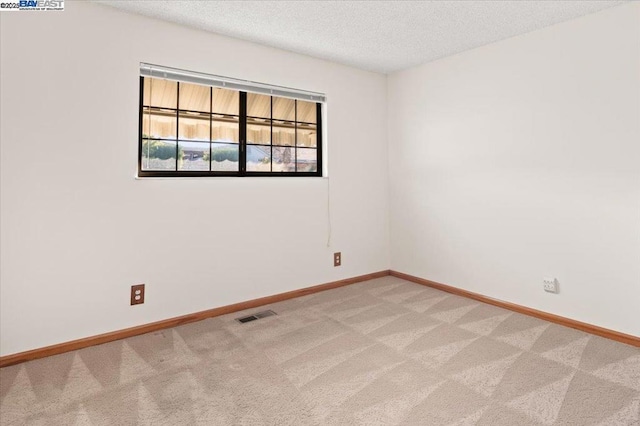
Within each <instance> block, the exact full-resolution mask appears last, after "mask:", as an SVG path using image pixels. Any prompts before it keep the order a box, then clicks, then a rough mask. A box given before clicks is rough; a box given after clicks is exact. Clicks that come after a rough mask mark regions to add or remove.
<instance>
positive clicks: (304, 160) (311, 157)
mask: <svg viewBox="0 0 640 426" xmlns="http://www.w3.org/2000/svg"><path fill="white" fill-rule="evenodd" d="M317 153H318V151H317V150H315V149H312V148H298V152H297V159H296V164H297V165H298V171H299V172H315V171H317V170H318V159H317Z"/></svg>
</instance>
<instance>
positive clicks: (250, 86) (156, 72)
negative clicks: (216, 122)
mask: <svg viewBox="0 0 640 426" xmlns="http://www.w3.org/2000/svg"><path fill="white" fill-rule="evenodd" d="M140 75H141V76H144V77H154V78H164V79H167V80H175V81H181V82H187V83H193V84H200V85H206V86H213V87H222V88H225V89H233V90H238V91H242V92H251V93H260V94H264V95H271V96H280V97H285V98H292V99H301V100H305V101H312V102H322V103H324V102H325V101H326V98H325V95H324V94H323V93H317V92H309V91H305V90H298V89H292V88H289V87H281V86H273V85H269V84H263V83H256V82H254V81H248V80H238V79H234V78H229V77H221V76H218V75H213V74H205V73H199V72H195V71H186V70H181V69H178V68H171V67H164V66H160V65H153V64H146V63H140Z"/></svg>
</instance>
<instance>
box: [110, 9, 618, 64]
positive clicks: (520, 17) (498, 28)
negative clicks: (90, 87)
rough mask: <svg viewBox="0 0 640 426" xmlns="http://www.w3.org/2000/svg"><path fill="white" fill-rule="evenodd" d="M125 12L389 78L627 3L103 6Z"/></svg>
mask: <svg viewBox="0 0 640 426" xmlns="http://www.w3.org/2000/svg"><path fill="white" fill-rule="evenodd" d="M97 1H98V2H99V3H103V4H107V5H109V6H113V7H116V8H119V9H122V10H126V11H130V12H135V13H139V14H142V15H147V16H151V17H154V18H159V19H163V20H167V21H171V22H175V23H178V24H182V25H186V26H190V27H194V28H199V29H203V30H206V31H211V32H214V33H218V34H224V35H227V36H232V37H236V38H240V39H244V40H250V41H253V42H257V43H261V44H264V45H268V46H273V47H277V48H281V49H285V50H289V51H292V52H297V53H302V54H306V55H310V56H314V57H317V58H322V59H327V60H330V61H334V62H339V63H342V64H347V65H351V66H354V67H357V68H362V69H366V70H370V71H376V72H381V73H389V72H393V71H397V70H401V69H404V68H408V67H411V66H414V65H418V64H421V63H424V62H428V61H432V60H434V59H438V58H442V57H445V56H449V55H453V54H456V53H459V52H462V51H465V50H468V49H472V48H474V47H478V46H482V45H485V44H488V43H492V42H494V41H498V40H502V39H505V38H508V37H513V36H515V35H518V34H522V33H526V32H529V31H532V30H536V29H538V28H542V27H546V26H549V25H552V24H555V23H558V22H562V21H566V20H569V19H572V18H576V17H579V16H582V15H586V14H589V13H593V12H596V11H598V10H601V9H604V8H607V7H611V6H616V5H618V4H620V3H624V1H551V0H547V1H522V0H519V1H198V0H195V1H187V0H182V1H176V0H171V1H170V0H154V1H144V0H120V1H118V0H97Z"/></svg>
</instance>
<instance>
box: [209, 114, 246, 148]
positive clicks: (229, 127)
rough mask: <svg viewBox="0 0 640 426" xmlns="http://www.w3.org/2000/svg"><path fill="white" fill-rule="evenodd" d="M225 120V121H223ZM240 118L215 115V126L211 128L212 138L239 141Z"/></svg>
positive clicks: (221, 140)
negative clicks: (224, 117) (225, 117)
mask: <svg viewBox="0 0 640 426" xmlns="http://www.w3.org/2000/svg"><path fill="white" fill-rule="evenodd" d="M222 120H224V121H222ZM238 127H239V126H238V119H237V118H233V119H223V118H222V117H217V116H214V117H213V128H212V129H211V140H212V141H213V142H234V143H238V141H239V140H240V139H239V134H238V133H239V132H238Z"/></svg>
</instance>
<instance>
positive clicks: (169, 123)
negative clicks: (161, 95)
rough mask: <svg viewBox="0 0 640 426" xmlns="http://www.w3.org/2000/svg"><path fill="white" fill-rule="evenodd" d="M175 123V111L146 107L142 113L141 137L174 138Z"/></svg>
mask: <svg viewBox="0 0 640 426" xmlns="http://www.w3.org/2000/svg"><path fill="white" fill-rule="evenodd" d="M176 124H177V123H176V114H175V112H166V111H162V110H157V109H156V110H151V111H149V109H148V108H146V109H145V111H144V113H143V114H142V137H143V138H146V137H151V138H163V139H175V138H176Z"/></svg>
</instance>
